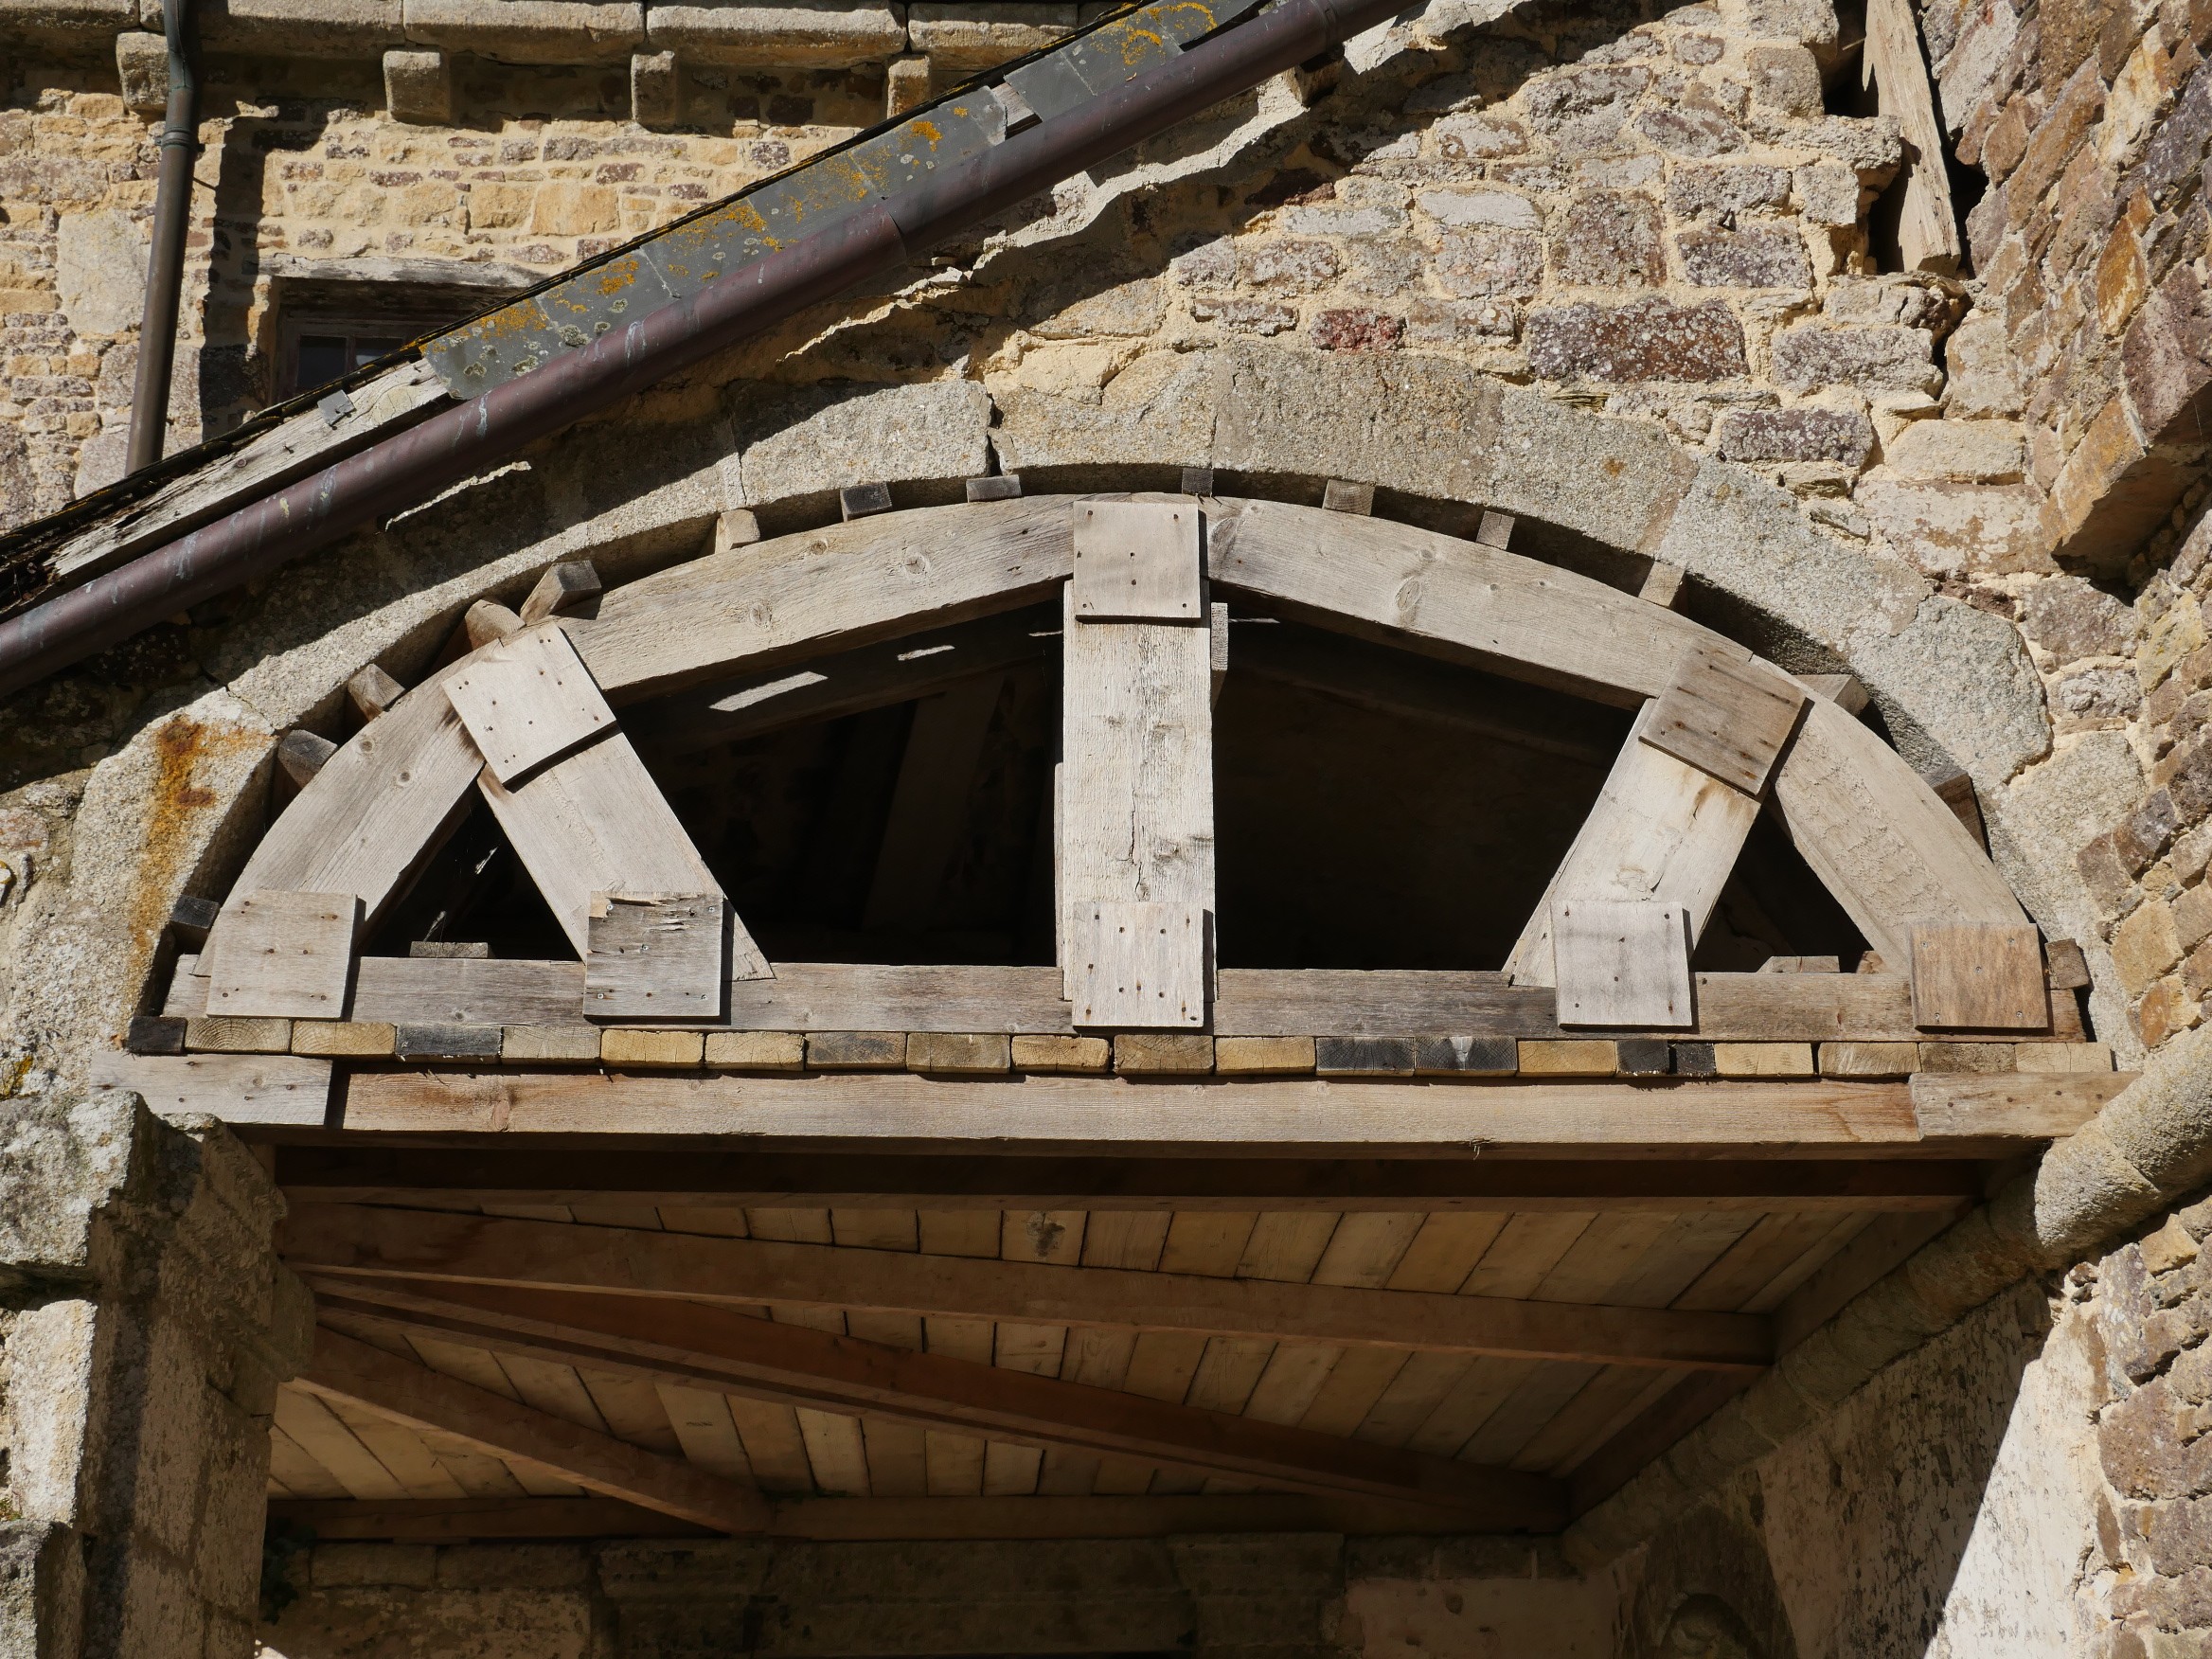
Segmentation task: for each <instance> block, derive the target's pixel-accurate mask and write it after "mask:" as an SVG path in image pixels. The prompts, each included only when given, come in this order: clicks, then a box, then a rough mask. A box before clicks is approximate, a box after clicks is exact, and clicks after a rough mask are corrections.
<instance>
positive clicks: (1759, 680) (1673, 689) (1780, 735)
mask: <svg viewBox="0 0 2212 1659" xmlns="http://www.w3.org/2000/svg"><path fill="white" fill-rule="evenodd" d="M1804 707H1805V693H1804V691H1803V690H1801V689H1800V688H1799V687H1797V686H1796V685H1795V684H1793V682H1791V681H1790V680H1787V679H1785V678H1784V677H1783V676H1782V675H1780V674H1778V673H1776V672H1775V670H1774V669H1768V668H1765V667H1762V666H1761V665H1759V664H1757V663H1754V662H1751V661H1749V660H1748V659H1739V658H1736V657H1731V656H1728V655H1726V654H1724V653H1722V652H1721V651H1714V650H1711V649H1709V648H1705V647H1699V648H1697V649H1695V650H1693V651H1688V652H1687V653H1686V654H1685V656H1684V658H1683V660H1682V662H1681V664H1680V665H1679V666H1678V667H1677V668H1676V669H1675V674H1674V680H1673V683H1672V684H1670V685H1669V686H1668V687H1667V689H1666V690H1665V691H1664V692H1662V693H1661V694H1660V696H1659V699H1658V702H1657V704H1656V705H1654V706H1653V708H1652V710H1651V716H1650V719H1649V720H1648V721H1646V722H1644V726H1643V734H1642V735H1643V740H1644V741H1645V742H1647V743H1649V744H1650V745H1651V746H1652V747H1653V748H1654V749H1660V750H1663V751H1665V752H1666V753H1667V754H1669V755H1672V756H1673V757H1674V758H1676V759H1677V760H1681V761H1684V762H1686V763H1687V764H1688V765H1691V766H1694V767H1696V768H1697V769H1698V770H1699V771H1700V772H1703V773H1705V774H1707V775H1708V776H1713V777H1717V778H1719V779H1720V780H1721V782H1722V783H1725V784H1729V785H1731V786H1732V787H1734V788H1736V789H1739V790H1741V791H1742V792H1743V793H1744V794H1748V795H1757V794H1761V793H1762V792H1763V791H1764V790H1765V789H1766V785H1767V779H1768V777H1769V776H1771V775H1772V774H1773V772H1774V768H1775V761H1776V760H1777V759H1779V758H1780V757H1781V753H1782V750H1783V748H1784V746H1785V745H1786V744H1788V742H1789V740H1790V738H1791V735H1792V734H1793V733H1794V732H1795V731H1796V729H1797V717H1798V715H1799V714H1800V713H1802V712H1803V710H1804Z"/></svg>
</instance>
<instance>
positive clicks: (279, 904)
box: [201, 891, 361, 1020]
mask: <svg viewBox="0 0 2212 1659" xmlns="http://www.w3.org/2000/svg"><path fill="white" fill-rule="evenodd" d="M360 921H361V901H360V899H359V898H358V897H357V896H355V895H354V894H351V893H301V892H282V891H279V892H253V893H247V894H245V895H244V896H243V897H236V896H234V897H233V899H232V901H231V902H230V904H229V905H227V906H226V907H225V908H224V910H223V914H222V915H221V916H220V917H219V918H217V919H216V922H215V926H214V928H213V929H212V930H211V931H210V933H209V934H208V936H207V949H206V952H205V954H204V955H203V956H202V957H201V960H202V962H203V963H204V964H205V969H206V973H207V1011H208V1012H209V1013H211V1014H237V1015H242V1016H247V1017H252V1016H256V1015H261V1016H271V1015H275V1016H282V1017H284V1018H288V1019H298V1020H335V1019H339V1018H341V1017H343V1016H344V1014H345V1012H346V990H347V988H348V986H349V985H350V984H351V983H352V980H353V936H354V931H355V929H356V928H357V927H358V926H359V925H360Z"/></svg>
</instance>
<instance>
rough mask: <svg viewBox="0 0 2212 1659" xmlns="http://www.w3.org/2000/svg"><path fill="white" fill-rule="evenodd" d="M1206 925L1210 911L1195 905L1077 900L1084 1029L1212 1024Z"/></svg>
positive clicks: (1073, 915)
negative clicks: (1208, 1011) (1207, 988)
mask: <svg viewBox="0 0 2212 1659" xmlns="http://www.w3.org/2000/svg"><path fill="white" fill-rule="evenodd" d="M1205 929H1206V916H1205V912H1204V910H1203V909H1201V908H1200V907H1199V906H1198V905H1195V904H1075V905H1070V906H1069V907H1068V944H1067V951H1068V958H1067V986H1068V1003H1069V1008H1070V1018H1071V1019H1072V1020H1073V1022H1074V1024H1075V1026H1076V1028H1077V1029H1078V1030H1082V1029H1085V1028H1091V1027H1104V1028H1107V1029H1112V1030H1127V1029H1131V1028H1176V1027H1182V1028H1187V1029H1196V1028H1198V1027H1200V1026H1204V1024H1205V1017H1206V995H1205V977H1206V975H1205V966H1206V948H1205V944H1206V940H1205Z"/></svg>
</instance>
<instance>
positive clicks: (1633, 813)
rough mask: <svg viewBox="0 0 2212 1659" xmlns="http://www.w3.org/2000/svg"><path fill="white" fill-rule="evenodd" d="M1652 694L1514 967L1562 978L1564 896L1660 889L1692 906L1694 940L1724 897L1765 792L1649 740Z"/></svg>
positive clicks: (1653, 895)
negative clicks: (1556, 966)
mask: <svg viewBox="0 0 2212 1659" xmlns="http://www.w3.org/2000/svg"><path fill="white" fill-rule="evenodd" d="M1654 706H1655V705H1651V704H1647V705H1645V706H1644V710H1643V712H1642V713H1641V714H1639V715H1638V716H1637V718H1636V723H1635V725H1634V726H1633V727H1632V728H1631V730H1630V732H1629V738H1628V741H1627V742H1626V743H1625V744H1623V745H1622V746H1621V751H1620V754H1619V756H1618V757H1617V758H1615V759H1614V764H1613V771H1612V773H1611V774H1610V775H1609V776H1607V777H1606V780H1605V787H1604V788H1603V789H1602V790H1600V791H1599V792H1598V795H1597V805H1595V806H1594V807H1592V808H1591V809H1590V816H1589V817H1588V818H1586V819H1584V820H1583V823H1582V828H1581V829H1580V830H1579V831H1578V832H1577V833H1576V836H1575V842H1574V845H1573V846H1572V847H1569V848H1568V849H1567V856H1566V858H1565V859H1564V860H1562V861H1561V865H1560V867H1559V870H1558V872H1557V873H1556V874H1555V875H1554V876H1553V877H1552V879H1551V885H1550V886H1549V887H1547V888H1546V889H1545V890H1544V894H1543V898H1542V899H1541V900H1539V901H1538V902H1537V906H1536V910H1535V913H1534V914H1533V915H1531V916H1530V917H1529V919H1528V922H1527V924H1526V925H1525V927H1523V928H1522V930H1521V937H1520V938H1519V939H1518V940H1517V941H1515V943H1514V946H1513V954H1511V955H1510V956H1508V957H1507V958H1506V972H1507V975H1509V976H1510V977H1511V979H1512V980H1513V982H1514V983H1515V984H1516V985H1554V984H1557V983H1558V981H1557V980H1556V979H1555V978H1554V977H1553V966H1552V940H1551V907H1552V905H1553V904H1554V903H1555V902H1557V901H1561V900H1568V901H1580V900H1591V899H1597V900H1632V899H1657V900H1663V901H1668V902H1670V903H1675V904H1679V905H1681V906H1682V907H1683V908H1684V910H1685V911H1686V912H1687V915H1688V921H1689V937H1690V942H1691V944H1692V945H1695V944H1696V942H1697V940H1698V938H1699V937H1701V936H1702V935H1703V934H1704V931H1705V923H1706V921H1707V920H1709V919H1711V917H1712V914H1713V906H1714V905H1715V904H1717V903H1719V902H1720V900H1721V889H1722V888H1723V887H1725V886H1726V885H1727V884H1728V877H1729V874H1730V872H1731V871H1733V870H1734V869H1735V867H1736V859H1737V855H1738V854H1739V853H1740V852H1741V851H1742V849H1743V838H1744V837H1745V836H1746V835H1748V834H1750V833H1751V826H1752V824H1753V823H1754V822H1755V821H1756V820H1757V817H1758V802H1757V800H1756V799H1754V798H1753V797H1752V796H1750V795H1748V794H1744V793H1743V792H1742V791H1741V790H1739V789H1736V788H1734V787H1733V786H1731V785H1729V784H1726V783H1722V782H1721V780H1720V779H1718V778H1716V777H1714V776H1711V775H1710V774H1709V773H1706V772H1704V771H1702V770H1700V769H1699V768H1697V767H1695V766H1692V765H1690V764H1689V763H1688V762H1687V761H1685V760H1681V759H1678V758H1675V757H1674V756H1672V755H1670V754H1668V753H1667V752H1666V751H1665V750H1662V749H1658V748H1654V747H1652V746H1651V745H1650V743H1647V742H1644V741H1643V740H1642V737H1643V733H1644V731H1645V728H1646V726H1647V724H1648V722H1650V719H1651V714H1652V710H1653V707H1654Z"/></svg>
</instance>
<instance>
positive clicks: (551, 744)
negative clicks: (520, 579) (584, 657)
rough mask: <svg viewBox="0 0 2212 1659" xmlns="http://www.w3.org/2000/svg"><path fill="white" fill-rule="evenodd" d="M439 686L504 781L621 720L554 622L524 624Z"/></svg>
mask: <svg viewBox="0 0 2212 1659" xmlns="http://www.w3.org/2000/svg"><path fill="white" fill-rule="evenodd" d="M438 684H439V686H440V687H442V688H443V689H444V691H445V694H446V699H447V701H448V702H450V703H451V704H452V705H454V711H455V713H456V714H458V715H459V716H460V717H461V723H462V724H463V725H465V726H467V727H468V728H469V736H470V738H471V739H472V740H473V741H474V743H475V745H476V751H477V753H478V754H480V755H482V756H483V757H484V763H485V764H486V765H487V766H489V767H491V775H492V776H494V777H496V778H498V779H499V781H500V782H501V783H504V784H509V785H511V784H512V783H514V781H515V780H516V779H517V778H519V777H521V776H523V775H524V774H525V773H526V772H529V771H531V770H532V769H533V768H535V767H539V766H543V765H544V763H545V762H546V761H548V760H551V759H553V758H555V757H557V756H561V755H565V754H567V753H568V752H569V751H570V750H571V749H574V748H576V747H578V746H579V745H580V744H582V743H587V742H589V741H591V740H592V739H594V738H596V737H598V736H599V735H600V734H601V733H602V732H607V731H611V730H613V729H614V725H615V711H614V710H613V709H611V708H609V707H608V706H607V700H606V699H605V698H604V697H602V696H601V695H599V688H598V687H597V686H595V685H593V684H592V677H591V675H590V674H589V673H587V672H586V671H585V669H584V666H583V664H582V662H581V661H580V660H579V658H578V657H577V654H576V647H574V646H573V645H571V644H569V643H568V636H567V635H566V634H565V633H562V632H561V630H560V629H558V628H554V627H550V626H545V625H541V626H538V627H535V628H525V629H523V630H522V631H521V632H520V633H514V634H510V635H508V637H506V638H504V639H501V640H499V641H498V642H497V643H496V644H493V645H491V646H488V647H487V648H486V649H484V650H483V651H478V652H477V653H476V654H475V655H474V656H473V657H472V658H471V659H470V660H469V661H468V662H466V663H463V664H462V665H461V666H460V667H459V668H457V669H455V670H454V671H453V672H452V673H450V674H448V675H446V676H445V678H444V679H442V680H440V681H439V682H438Z"/></svg>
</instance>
